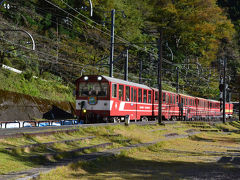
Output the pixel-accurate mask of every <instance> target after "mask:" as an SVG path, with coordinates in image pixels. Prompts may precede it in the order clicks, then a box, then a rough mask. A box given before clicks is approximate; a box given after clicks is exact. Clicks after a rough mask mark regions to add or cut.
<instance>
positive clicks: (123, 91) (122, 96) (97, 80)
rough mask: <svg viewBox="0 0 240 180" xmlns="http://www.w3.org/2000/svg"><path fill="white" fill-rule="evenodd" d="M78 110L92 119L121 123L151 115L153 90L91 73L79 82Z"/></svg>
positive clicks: (78, 113) (90, 120)
mask: <svg viewBox="0 0 240 180" xmlns="http://www.w3.org/2000/svg"><path fill="white" fill-rule="evenodd" d="M76 86H77V88H76V96H77V97H76V112H77V116H79V118H80V119H83V120H84V121H85V122H87V123H92V122H102V121H104V122H120V121H121V120H123V119H124V118H125V116H126V115H129V118H130V120H138V119H141V120H143V121H145V120H148V119H149V118H152V114H153V109H152V108H153V104H152V103H153V102H152V101H153V90H152V89H151V88H150V87H148V86H146V85H142V84H137V83H133V82H128V81H124V80H121V79H116V78H111V77H107V76H96V75H89V76H83V77H81V78H79V79H77V81H76Z"/></svg>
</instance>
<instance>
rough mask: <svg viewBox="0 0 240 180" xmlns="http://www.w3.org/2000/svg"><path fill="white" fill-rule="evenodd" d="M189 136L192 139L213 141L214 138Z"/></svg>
mask: <svg viewBox="0 0 240 180" xmlns="http://www.w3.org/2000/svg"><path fill="white" fill-rule="evenodd" d="M189 138H190V139H191V140H193V141H204V142H215V140H213V139H208V138H202V137H199V136H190V137H189Z"/></svg>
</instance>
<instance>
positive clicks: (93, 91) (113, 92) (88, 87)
mask: <svg viewBox="0 0 240 180" xmlns="http://www.w3.org/2000/svg"><path fill="white" fill-rule="evenodd" d="M158 94H159V93H158V89H155V88H151V87H148V86H146V85H143V84H138V83H133V82H128V81H124V80H121V79H117V78H111V77H107V76H101V75H88V76H82V77H81V78H79V79H77V80H76V114H77V116H78V117H79V120H84V121H85V123H94V122H120V121H122V120H124V119H125V117H126V116H128V118H129V120H135V121H136V120H142V121H148V120H154V119H156V118H157V116H158V100H159V97H158ZM232 113H233V105H232V104H231V103H226V114H227V118H230V117H231V115H232ZM221 117H222V112H221V111H220V102H219V101H215V100H208V99H204V98H199V97H194V96H189V95H185V94H177V93H173V92H170V91H164V90H163V91H162V118H163V119H165V120H177V119H179V120H204V119H205V120H214V119H217V118H218V119H219V118H221Z"/></svg>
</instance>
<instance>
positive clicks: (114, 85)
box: [112, 84, 117, 98]
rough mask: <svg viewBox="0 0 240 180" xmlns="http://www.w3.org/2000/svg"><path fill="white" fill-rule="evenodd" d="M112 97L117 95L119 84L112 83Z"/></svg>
mask: <svg viewBox="0 0 240 180" xmlns="http://www.w3.org/2000/svg"><path fill="white" fill-rule="evenodd" d="M112 97H113V98H116V97H117V84H112Z"/></svg>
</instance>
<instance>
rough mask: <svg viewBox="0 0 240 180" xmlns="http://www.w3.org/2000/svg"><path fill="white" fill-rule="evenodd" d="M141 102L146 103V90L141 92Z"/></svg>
mask: <svg viewBox="0 0 240 180" xmlns="http://www.w3.org/2000/svg"><path fill="white" fill-rule="evenodd" d="M143 102H144V103H146V102H147V90H143Z"/></svg>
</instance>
